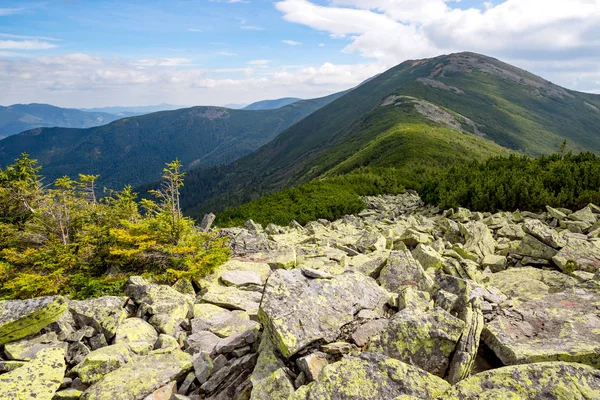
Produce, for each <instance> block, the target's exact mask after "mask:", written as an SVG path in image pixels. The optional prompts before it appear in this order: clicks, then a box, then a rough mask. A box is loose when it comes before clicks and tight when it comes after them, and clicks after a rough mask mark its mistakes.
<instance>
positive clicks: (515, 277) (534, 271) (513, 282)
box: [489, 267, 579, 301]
mask: <svg viewBox="0 0 600 400" xmlns="http://www.w3.org/2000/svg"><path fill="white" fill-rule="evenodd" d="M489 279H490V281H489V284H490V285H492V286H493V287H495V288H498V289H500V290H501V291H502V293H504V294H505V295H507V296H509V297H510V298H512V299H518V300H521V301H527V300H533V299H539V298H542V297H544V296H546V295H548V294H552V293H558V292H564V291H566V290H569V289H572V288H574V287H576V286H578V284H579V282H578V281H577V279H575V278H572V277H570V276H568V275H565V274H563V273H561V272H558V271H548V270H543V269H538V268H533V267H524V268H509V269H507V270H506V271H501V272H497V273H495V274H491V275H489Z"/></svg>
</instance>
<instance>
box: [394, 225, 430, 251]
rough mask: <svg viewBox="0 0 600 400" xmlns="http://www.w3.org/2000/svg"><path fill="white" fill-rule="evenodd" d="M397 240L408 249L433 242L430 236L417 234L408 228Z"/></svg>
mask: <svg viewBox="0 0 600 400" xmlns="http://www.w3.org/2000/svg"><path fill="white" fill-rule="evenodd" d="M399 240H400V241H401V242H403V243H404V244H405V245H407V246H409V247H416V246H417V245H419V244H426V243H430V242H433V239H432V237H431V236H430V235H428V234H426V233H423V232H419V231H418V230H416V229H415V228H408V229H407V230H406V231H404V233H403V234H402V235H400V239H399Z"/></svg>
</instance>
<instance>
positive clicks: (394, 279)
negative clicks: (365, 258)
mask: <svg viewBox="0 0 600 400" xmlns="http://www.w3.org/2000/svg"><path fill="white" fill-rule="evenodd" d="M378 280H379V283H380V284H381V286H383V287H384V288H385V289H387V290H389V291H391V292H399V291H400V290H401V289H402V287H404V286H406V285H414V286H417V287H418V288H419V289H421V290H423V291H426V292H427V291H430V290H431V289H432V287H433V281H432V279H431V278H430V277H429V275H427V274H426V273H425V270H424V269H423V267H422V266H421V264H420V263H419V262H418V261H417V260H415V259H414V257H413V255H412V254H411V252H410V251H408V250H400V251H392V252H391V254H390V258H389V259H388V262H387V264H386V266H385V267H383V269H382V270H381V274H380V275H379V279H378Z"/></svg>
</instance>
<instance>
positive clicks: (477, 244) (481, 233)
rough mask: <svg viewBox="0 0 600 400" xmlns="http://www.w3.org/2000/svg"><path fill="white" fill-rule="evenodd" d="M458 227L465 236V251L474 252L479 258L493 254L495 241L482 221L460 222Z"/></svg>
mask: <svg viewBox="0 0 600 400" xmlns="http://www.w3.org/2000/svg"><path fill="white" fill-rule="evenodd" d="M459 227H460V232H461V233H462V235H463V236H464V238H465V245H464V249H465V250H466V251H469V252H472V253H474V254H476V255H477V256H478V257H479V259H480V260H482V259H483V258H484V257H485V256H487V255H489V254H494V251H495V249H496V241H495V240H494V237H493V236H492V233H491V232H490V230H489V228H488V227H487V226H486V225H485V224H484V223H483V222H468V223H467V224H460V225H459Z"/></svg>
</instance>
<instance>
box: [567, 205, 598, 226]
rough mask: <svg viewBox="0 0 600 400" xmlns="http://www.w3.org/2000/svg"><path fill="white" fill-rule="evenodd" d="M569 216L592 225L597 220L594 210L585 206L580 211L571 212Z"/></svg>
mask: <svg viewBox="0 0 600 400" xmlns="http://www.w3.org/2000/svg"><path fill="white" fill-rule="evenodd" d="M568 218H569V219H570V220H573V221H579V222H584V223H585V224H586V225H589V226H590V227H591V226H592V225H594V224H595V223H596V222H597V220H596V215H595V214H594V213H593V212H592V209H591V208H590V207H584V208H582V209H581V210H579V211H575V212H574V213H573V214H570V215H569V217H568Z"/></svg>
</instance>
